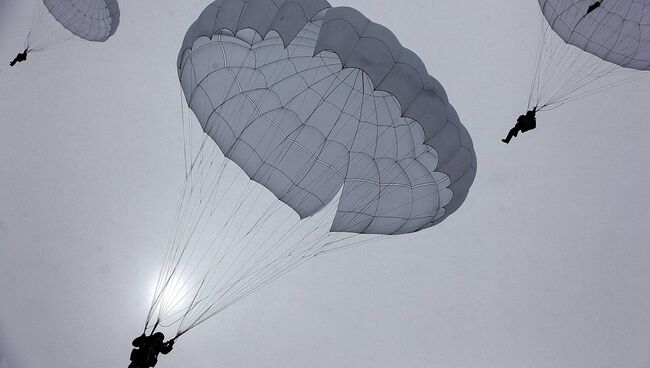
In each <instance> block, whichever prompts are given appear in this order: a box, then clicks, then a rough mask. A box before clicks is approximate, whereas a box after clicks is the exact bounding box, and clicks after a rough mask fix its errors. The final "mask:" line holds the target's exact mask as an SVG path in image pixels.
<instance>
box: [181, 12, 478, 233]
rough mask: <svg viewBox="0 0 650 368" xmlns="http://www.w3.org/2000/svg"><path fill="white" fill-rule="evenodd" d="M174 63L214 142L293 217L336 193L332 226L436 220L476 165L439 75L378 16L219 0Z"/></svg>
mask: <svg viewBox="0 0 650 368" xmlns="http://www.w3.org/2000/svg"><path fill="white" fill-rule="evenodd" d="M178 73H179V78H180V82H181V85H182V88H183V92H184V94H185V97H186V99H187V102H188V104H189V106H190V108H191V109H192V110H193V112H194V114H195V115H196V116H197V118H198V120H199V122H200V123H201V125H202V127H203V130H204V131H205V132H206V133H207V134H208V135H209V136H210V137H211V138H212V139H213V140H214V141H215V142H216V143H217V145H218V146H219V148H220V149H221V151H222V152H223V153H224V154H225V155H226V156H227V157H228V158H230V159H231V160H233V161H234V162H235V163H236V164H237V165H239V166H240V167H241V168H242V169H243V170H244V171H245V172H246V174H247V175H248V176H249V177H250V178H251V179H253V180H254V181H256V182H258V183H260V184H262V185H263V186H265V187H266V188H267V189H269V190H270V191H271V192H273V193H274V194H275V195H276V196H277V197H278V198H279V199H280V200H281V201H282V202H284V203H285V204H287V205H288V206H290V207H291V208H293V209H294V210H295V211H296V212H297V213H298V214H299V215H300V217H301V218H304V217H308V216H311V215H313V214H315V213H316V212H318V211H319V210H321V209H322V208H323V207H325V206H326V205H327V204H328V203H329V202H330V201H332V200H333V198H334V197H335V196H336V195H337V193H339V192H340V191H341V188H342V192H341V197H340V201H339V204H338V209H337V212H336V215H335V218H334V222H333V224H332V225H331V231H335V232H352V233H375V234H399V233H409V232H414V231H418V230H421V229H424V228H427V227H430V226H433V225H435V224H437V223H439V222H441V221H443V220H444V219H445V218H446V217H447V216H449V215H450V214H451V213H453V212H454V211H455V210H456V209H458V208H459V207H460V205H461V204H462V203H463V201H464V200H465V198H466V196H467V193H468V191H469V188H470V186H471V185H472V182H473V180H474V177H475V173H476V155H475V153H474V149H473V145H472V140H471V138H470V135H469V134H468V132H467V130H466V129H465V128H464V127H463V125H462V124H461V123H460V120H459V118H458V115H457V114H456V111H455V110H454V108H453V107H452V106H451V104H450V103H449V101H448V99H447V95H446V93H445V91H444V89H443V87H442V86H441V84H440V83H439V82H438V81H437V80H436V79H434V78H433V77H431V76H430V75H429V74H428V73H427V71H426V68H425V66H424V64H423V63H422V61H421V60H420V59H419V58H418V57H417V56H416V55H415V54H414V53H413V52H411V51H410V50H408V49H406V48H404V47H402V46H401V45H400V43H399V41H398V40H397V38H396V37H395V36H394V35H393V33H391V31H389V30H388V29H387V28H385V27H383V26H381V25H378V24H375V23H373V22H371V21H369V20H368V19H367V18H366V17H365V16H364V15H363V14H361V13H359V12H358V11H356V10H354V9H351V8H347V7H335V8H332V7H330V5H329V4H328V3H327V2H326V1H324V0H292V1H288V0H287V1H285V0H217V1H215V2H213V3H212V4H210V5H209V6H208V7H207V8H206V9H205V10H204V11H203V13H202V14H201V16H200V17H199V18H198V19H197V20H196V21H195V22H194V24H193V25H192V26H191V27H190V29H189V30H188V32H187V34H186V36H185V39H184V42H183V46H182V47H181V50H180V53H179V56H178Z"/></svg>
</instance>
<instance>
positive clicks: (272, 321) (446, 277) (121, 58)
mask: <svg viewBox="0 0 650 368" xmlns="http://www.w3.org/2000/svg"><path fill="white" fill-rule="evenodd" d="M331 2H332V4H333V5H348V6H352V7H354V8H356V9H358V10H360V11H362V12H363V13H364V14H365V15H367V16H368V17H369V18H370V19H372V20H373V21H375V22H377V23H381V24H383V25H385V26H387V27H388V28H389V29H391V30H392V31H393V32H394V33H395V34H396V35H397V36H398V37H399V39H400V40H401V41H402V43H403V44H404V45H405V46H407V47H409V48H410V49H412V50H414V51H415V52H416V53H417V54H418V55H419V56H420V57H421V58H422V59H423V61H424V62H425V64H426V65H427V67H428V70H429V72H430V74H431V75H433V76H434V77H436V78H437V79H438V80H440V81H441V83H442V84H443V85H444V87H445V88H446V90H447V93H448V95H449V99H450V101H451V102H452V104H453V105H454V107H455V108H456V110H457V111H458V113H459V115H460V117H461V120H462V121H463V122H464V124H465V126H466V127H467V128H468V130H469V131H470V133H471V135H472V137H473V140H474V146H475V148H476V152H477V156H478V167H479V170H478V175H477V177H476V181H475V183H474V186H473V187H472V189H471V191H470V195H469V197H468V199H467V201H466V203H465V204H464V205H463V206H462V207H461V208H460V210H459V211H457V212H456V213H455V214H454V215H452V216H451V217H450V218H448V219H447V220H446V221H445V222H443V223H442V224H440V225H438V226H436V227H434V228H432V229H428V230H426V231H422V232H420V233H416V234H412V235H406V236H399V237H394V238H391V239H390V240H388V241H385V242H384V243H382V244H379V245H375V246H370V247H361V248H356V249H354V250H351V251H347V252H340V253H335V254H333V255H331V256H327V257H322V258H319V259H317V260H316V261H314V262H311V263H308V264H306V265H305V266H303V267H302V268H300V269H298V270H295V271H294V272H292V273H290V274H289V275H287V276H286V277H284V278H282V279H280V280H279V281H277V282H275V283H273V284H271V285H269V286H267V287H266V288H264V289H263V290H261V291H260V292H258V293H256V294H254V295H253V296H251V297H249V298H248V299H246V300H244V301H242V302H240V303H238V304H237V305H235V306H234V307H232V308H230V309H228V310H227V311H225V312H224V313H222V314H220V315H218V316H216V317H215V318H213V319H212V320H210V321H208V322H206V323H205V324H203V325H201V326H200V327H198V328H196V329H194V330H192V331H191V332H190V333H188V334H187V335H185V336H183V338H182V339H181V340H179V343H178V344H177V345H176V347H175V349H174V351H173V352H172V354H170V355H169V356H165V357H163V358H161V359H160V363H159V365H158V366H159V367H161V368H167V367H188V368H190V367H192V368H193V367H196V368H199V367H206V368H207V367H229V368H236V367H242V368H248V367H258V368H264V367H269V368H275V367H310V368H325V367H327V368H329V367H341V368H344V367H349V368H358V367H373V368H395V367H454V368H461V367H467V368H474V367H495V368H510V367H512V368H515V367H516V368H520V367H535V368H537V367H539V368H545V367H585V368H586V367H589V368H597V367H603V368H605V367H607V368H609V367H619V368H626V367H629V368H641V367H648V366H650V349H648V346H649V342H650V314H649V313H648V311H649V310H650V281H649V280H650V247H649V246H648V240H647V239H648V235H650V227H649V226H648V220H650V196H649V195H648V193H647V188H648V187H649V185H650V174H649V170H648V166H649V165H650V145H648V143H647V141H648V138H649V137H650V125H649V124H648V119H647V116H648V115H649V114H650V105H649V104H648V103H647V100H648V99H647V95H648V91H650V80H648V79H646V80H644V81H641V82H637V83H633V84H629V85H627V86H624V87H621V88H618V89H613V90H610V91H607V92H605V93H602V94H599V95H596V96H593V97H590V98H587V99H584V100H580V101H578V102H575V103H572V104H569V105H566V106H564V107H562V108H561V109H558V110H555V111H552V112H549V113H545V114H541V115H540V116H539V118H538V126H539V128H538V129H537V130H535V131H533V132H531V133H527V134H524V135H523V136H520V137H518V138H516V139H515V141H514V142H513V143H512V144H510V145H508V146H506V145H504V144H503V143H501V142H500V138H502V137H503V136H504V135H505V133H506V132H507V130H508V129H509V128H510V127H511V126H512V124H513V122H514V119H515V118H516V116H518V115H519V114H520V113H522V112H523V110H524V109H525V105H526V102H527V98H528V89H529V83H530V77H531V74H532V72H533V61H534V57H535V52H536V48H537V45H536V42H537V32H538V31H539V27H538V25H539V20H540V18H539V17H540V15H539V8H538V5H537V2H536V1H534V0H526V1H519V0H518V1H515V0H508V1H500V2H490V4H489V5H486V4H485V3H484V2H478V1H470V2H458V1H456V0H435V1H430V0H405V1H400V2H396V1H379V0H345V1H343V0H337V1H331ZM208 3H209V1H200V0H191V1H183V2H180V1H160V0H159V1H153V0H140V1H122V2H121V3H120V7H121V10H122V17H121V24H120V28H119V29H118V32H117V33H116V34H115V36H114V37H113V38H111V39H110V40H109V41H108V42H106V43H103V44H98V43H89V42H73V43H70V44H68V45H66V47H65V48H61V49H57V50H52V51H49V52H45V53H37V54H34V55H31V56H30V57H29V58H30V59H29V60H28V62H27V63H23V64H21V65H19V67H17V68H13V69H11V70H9V68H8V65H6V64H7V62H8V61H9V60H10V59H11V58H13V57H14V56H15V54H16V53H17V52H18V51H21V48H22V44H23V38H24V35H25V34H26V32H27V31H28V28H29V23H30V17H31V12H32V9H31V2H29V1H22V0H21V1H17V0H14V1H7V0H0V59H2V60H5V59H6V62H5V61H2V63H0V64H1V66H0V96H1V97H0V163H1V164H0V368H42V367H53V368H55V367H66V368H77V367H79V368H81V367H97V368H103V367H111V368H112V367H119V366H126V365H127V364H128V356H129V351H130V341H131V339H132V338H133V337H134V336H136V335H137V334H139V333H140V332H141V328H142V325H143V323H144V318H145V316H146V311H147V308H148V306H149V302H150V296H151V295H150V293H151V288H152V285H153V284H152V283H153V281H154V279H155V277H156V276H157V272H158V268H159V266H160V262H161V258H162V252H161V244H164V243H165V242H166V240H167V236H168V234H169V227H170V225H171V222H172V218H173V213H174V210H175V206H176V204H177V200H178V196H179V195H180V191H181V188H182V184H183V180H184V178H183V140H182V136H181V118H180V109H179V87H178V78H177V75H176V67H175V62H176V56H177V53H178V49H179V47H180V44H181V41H182V37H183V36H184V34H185V31H186V30H187V28H188V26H189V25H190V24H191V22H192V21H193V20H194V19H196V17H197V16H198V15H199V13H200V12H201V10H202V9H203V8H204V7H205V6H206V5H207V4H208Z"/></svg>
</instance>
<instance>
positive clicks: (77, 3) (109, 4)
mask: <svg viewBox="0 0 650 368" xmlns="http://www.w3.org/2000/svg"><path fill="white" fill-rule="evenodd" d="M43 4H44V5H45V7H47V10H48V11H49V12H50V13H51V14H52V16H53V17H54V18H55V19H56V20H57V21H58V22H59V23H60V24H61V25H62V26H63V27H65V28H66V29H67V30H68V31H70V32H71V33H72V34H74V35H75V36H77V37H79V38H82V39H84V40H87V41H97V42H103V41H106V40H107V39H108V38H109V37H111V36H112V35H113V34H115V31H116V30H117V26H118V25H119V23H120V8H119V6H118V4H117V0H43Z"/></svg>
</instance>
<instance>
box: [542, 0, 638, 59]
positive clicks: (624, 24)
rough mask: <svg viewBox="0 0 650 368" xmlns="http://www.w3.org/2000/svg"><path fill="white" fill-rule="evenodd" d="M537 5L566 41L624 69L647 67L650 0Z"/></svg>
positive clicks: (557, 0)
mask: <svg viewBox="0 0 650 368" xmlns="http://www.w3.org/2000/svg"><path fill="white" fill-rule="evenodd" d="M539 5H540V7H541V8H542V13H543V14H544V17H545V18H546V20H547V21H548V23H549V25H550V27H551V28H552V29H553V30H554V31H555V33H557V34H558V35H559V36H560V37H561V38H562V39H563V40H564V41H565V42H566V43H568V44H571V45H574V46H576V47H579V48H581V49H583V50H585V51H587V52H589V53H591V54H593V55H596V56H598V57H600V58H601V59H603V60H606V61H609V62H611V63H614V64H617V65H620V66H623V67H626V68H631V69H639V70H648V69H650V0H602V1H599V2H596V1H586V0H539Z"/></svg>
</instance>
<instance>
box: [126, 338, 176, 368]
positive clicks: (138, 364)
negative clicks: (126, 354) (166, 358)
mask: <svg viewBox="0 0 650 368" xmlns="http://www.w3.org/2000/svg"><path fill="white" fill-rule="evenodd" d="M164 341H165V335H163V333H162V332H156V333H154V334H151V335H149V336H146V335H145V334H144V333H143V334H142V335H141V336H138V337H136V338H135V340H133V342H132V345H133V346H135V347H136V349H133V350H132V351H131V364H129V368H150V367H154V366H155V365H156V363H158V354H160V353H162V354H167V353H169V352H170V351H172V348H173V346H174V339H172V340H169V341H167V342H164Z"/></svg>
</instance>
